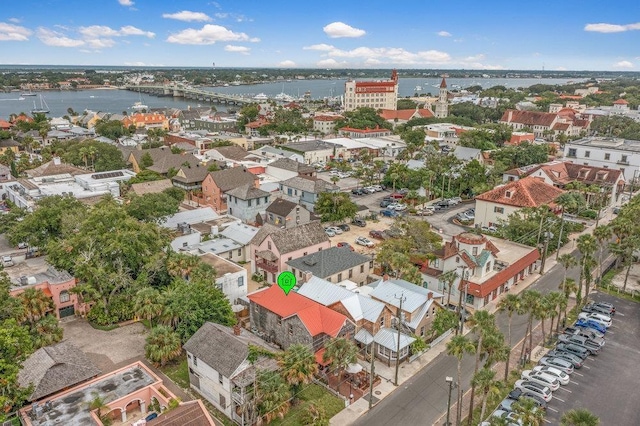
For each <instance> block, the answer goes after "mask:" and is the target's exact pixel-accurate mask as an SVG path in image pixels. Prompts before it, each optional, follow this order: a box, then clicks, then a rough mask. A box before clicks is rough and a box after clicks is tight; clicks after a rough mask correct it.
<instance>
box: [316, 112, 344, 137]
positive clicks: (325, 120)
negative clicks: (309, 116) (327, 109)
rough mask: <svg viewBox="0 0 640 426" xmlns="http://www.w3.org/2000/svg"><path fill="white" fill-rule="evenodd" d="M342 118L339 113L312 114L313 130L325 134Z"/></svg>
mask: <svg viewBox="0 0 640 426" xmlns="http://www.w3.org/2000/svg"><path fill="white" fill-rule="evenodd" d="M343 119H344V117H343V116H341V115H339V114H327V113H316V114H315V115H314V116H313V130H314V131H316V132H320V133H322V134H325V135H327V134H329V133H333V132H334V131H335V127H336V123H337V122H338V121H340V120H343Z"/></svg>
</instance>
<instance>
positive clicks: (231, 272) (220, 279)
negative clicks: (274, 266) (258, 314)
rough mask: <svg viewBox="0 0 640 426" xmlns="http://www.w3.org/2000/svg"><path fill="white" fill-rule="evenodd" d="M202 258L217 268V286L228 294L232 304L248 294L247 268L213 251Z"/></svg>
mask: <svg viewBox="0 0 640 426" xmlns="http://www.w3.org/2000/svg"><path fill="white" fill-rule="evenodd" d="M200 259H201V260H202V261H203V262H204V263H206V264H207V265H211V266H213V267H214V268H215V270H216V274H217V275H216V279H215V284H216V286H217V287H218V288H219V289H220V290H221V291H222V292H223V293H224V295H225V296H227V299H229V303H231V305H235V304H237V301H238V299H239V298H241V297H244V296H246V295H247V270H246V269H245V268H243V267H242V266H239V265H237V264H236V263H233V262H231V261H229V260H226V259H223V258H222V257H220V256H217V255H215V254H213V253H205V254H203V255H201V256H200Z"/></svg>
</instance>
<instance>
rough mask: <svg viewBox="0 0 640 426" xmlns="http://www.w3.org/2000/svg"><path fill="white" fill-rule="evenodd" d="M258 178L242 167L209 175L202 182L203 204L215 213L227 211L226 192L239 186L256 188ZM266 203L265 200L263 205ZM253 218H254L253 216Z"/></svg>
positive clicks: (258, 182)
mask: <svg viewBox="0 0 640 426" xmlns="http://www.w3.org/2000/svg"><path fill="white" fill-rule="evenodd" d="M259 184H260V181H259V179H258V177H257V176H256V175H254V174H252V173H251V172H249V171H248V170H247V169H246V168H244V167H232V168H230V169H225V170H219V171H217V172H211V173H209V174H208V175H207V176H206V177H205V178H204V180H203V181H202V197H203V199H204V202H205V203H206V204H208V205H210V206H213V208H214V209H215V210H216V211H217V212H226V211H227V204H228V203H227V201H228V199H227V195H226V193H227V191H230V190H232V189H234V188H237V187H239V186H244V185H249V186H252V187H254V188H258V187H259ZM267 203H268V201H266V200H265V204H267ZM254 217H255V216H254Z"/></svg>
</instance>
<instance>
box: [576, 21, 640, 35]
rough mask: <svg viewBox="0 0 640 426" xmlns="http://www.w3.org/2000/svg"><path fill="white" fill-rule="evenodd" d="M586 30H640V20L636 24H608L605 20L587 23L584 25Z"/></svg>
mask: <svg viewBox="0 0 640 426" xmlns="http://www.w3.org/2000/svg"><path fill="white" fill-rule="evenodd" d="M584 30H585V31H592V32H596V33H621V32H624V31H633V30H640V22H636V23H635V24H626V25H620V24H606V23H604V22H601V23H598V24H587V25H585V26H584Z"/></svg>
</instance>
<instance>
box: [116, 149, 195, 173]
mask: <svg viewBox="0 0 640 426" xmlns="http://www.w3.org/2000/svg"><path fill="white" fill-rule="evenodd" d="M149 160H150V161H149ZM127 161H128V162H129V163H131V165H132V167H133V171H134V172H136V173H140V171H141V170H144V169H146V170H151V171H154V172H156V173H159V174H161V175H166V174H167V173H169V172H170V171H175V172H177V171H178V170H179V169H180V168H181V167H183V166H186V165H189V166H191V167H196V166H197V165H198V164H199V163H200V160H199V159H197V158H196V157H195V156H193V154H174V153H172V152H171V149H170V148H169V147H166V146H163V147H160V148H151V149H134V150H133V151H131V152H130V153H129V157H128V160H127ZM145 162H147V165H145ZM149 163H150V164H149Z"/></svg>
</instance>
